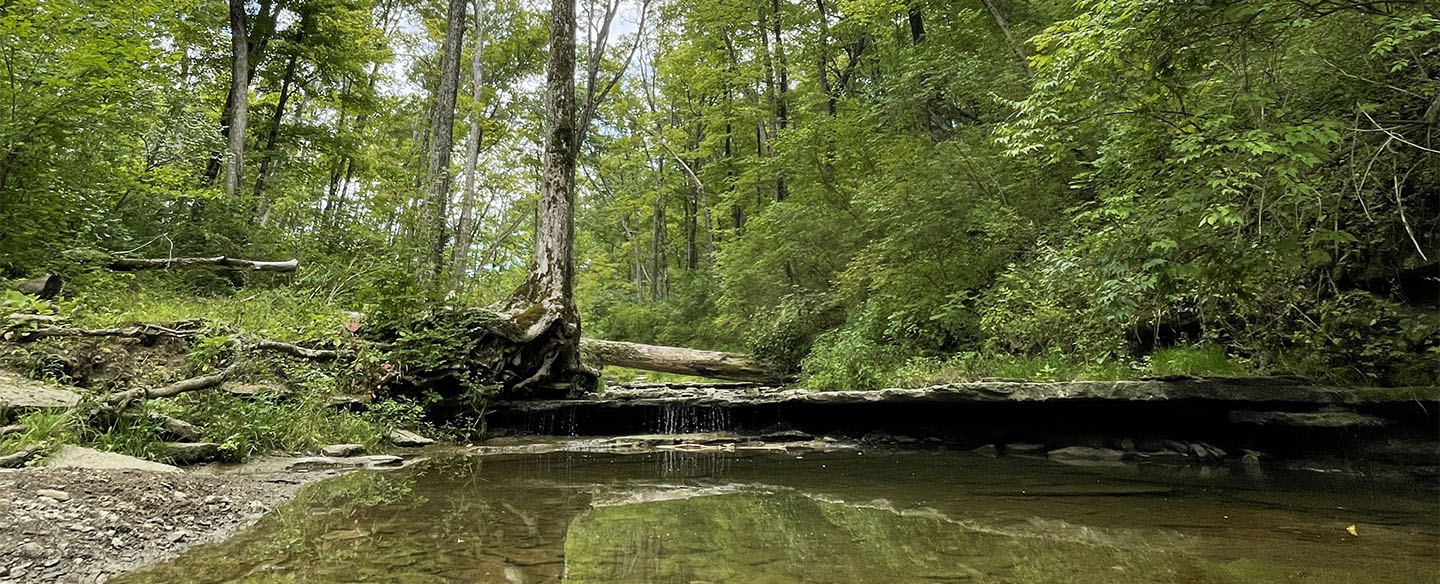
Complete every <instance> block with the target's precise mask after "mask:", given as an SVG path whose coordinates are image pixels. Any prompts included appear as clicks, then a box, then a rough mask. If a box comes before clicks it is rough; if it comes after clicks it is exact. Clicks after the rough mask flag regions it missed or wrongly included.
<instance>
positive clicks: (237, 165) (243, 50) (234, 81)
mask: <svg viewBox="0 0 1440 584" xmlns="http://www.w3.org/2000/svg"><path fill="white" fill-rule="evenodd" d="M245 19H246V15H245V0H230V50H231V52H232V53H233V54H232V56H231V63H230V65H231V66H230V124H229V126H228V130H229V133H228V134H227V142H228V150H229V155H230V157H229V159H228V160H226V164H225V194H226V195H231V196H233V195H234V194H235V192H236V191H237V190H239V188H240V178H241V175H242V174H243V173H244V172H245V118H246V117H247V116H248V114H249V110H250V104H249V101H250V100H249V95H250V40H249V33H248V32H247V31H246V28H245V26H246V25H245Z"/></svg>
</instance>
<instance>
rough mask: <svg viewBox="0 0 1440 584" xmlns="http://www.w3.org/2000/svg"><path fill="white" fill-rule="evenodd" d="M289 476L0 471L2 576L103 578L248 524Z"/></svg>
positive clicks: (290, 489) (291, 484)
mask: <svg viewBox="0 0 1440 584" xmlns="http://www.w3.org/2000/svg"><path fill="white" fill-rule="evenodd" d="M301 482H302V480H300V479H299V478H297V477H294V476H260V475H252V476H232V475H203V474H195V473H183V474H174V473H156V472H144V471H136V470H116V469H94V468H40V469H26V470H7V471H0V582H6V583H12V582H13V583H17V584H19V583H30V582H37V583H38V582H65V583H71V582H75V583H80V582H85V583H88V582H104V581H106V580H107V579H109V578H110V577H112V576H114V575H116V574H119V573H122V572H125V571H128V570H131V569H133V568H135V567H138V566H140V565H143V564H147V563H150V562H154V561H159V560H162V559H165V558H169V557H172V556H174V555H177V554H179V553H180V552H181V551H183V550H184V549H186V548H188V547H190V546H193V545H197V544H201V543H209V542H214V541H219V540H221V539H223V538H224V537H226V536H228V535H229V534H231V533H234V532H235V531H237V530H239V529H241V528H243V527H245V526H247V525H249V524H250V523H253V522H254V521H255V520H257V519H259V518H260V516H261V515H263V514H264V513H266V512H268V511H269V510H270V509H272V508H273V507H274V506H275V505H277V504H279V503H280V502H282V501H284V500H286V499H288V498H290V497H291V496H292V495H293V494H294V492H295V491H296V490H297V489H298V488H299V485H300V483H301Z"/></svg>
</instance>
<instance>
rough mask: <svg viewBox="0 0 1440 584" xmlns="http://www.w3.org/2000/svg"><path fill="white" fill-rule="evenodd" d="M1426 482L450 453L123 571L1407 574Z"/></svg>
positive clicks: (251, 578) (1433, 538)
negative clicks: (168, 558) (168, 559)
mask: <svg viewBox="0 0 1440 584" xmlns="http://www.w3.org/2000/svg"><path fill="white" fill-rule="evenodd" d="M1437 552H1440V489H1437V486H1436V485H1435V484H1434V481H1423V480H1413V479H1394V478H1391V479H1378V478H1365V477H1358V476H1350V475H1337V474H1324V473H1316V472H1299V471H1283V470H1275V471H1271V470H1265V471H1261V470H1258V469H1255V468H1241V467H1234V468H1227V467H1196V466H1183V467H1171V466H1151V465H1139V466H1137V465H1099V466H1072V465H1062V464H1058V463H1055V462H1052V461H1048V460H1043V459H1028V458H1020V457H1000V458H993V457H986V456H981V455H978V454H974V453H969V452H955V451H949V450H945V449H943V448H934V449H928V450H920V449H897V448H890V447H871V446H860V445H855V444H844V443H836V444H834V445H833V446H832V447H830V448H828V449H822V450H804V451H801V450H790V451H779V450H756V451H747V450H743V449H733V448H731V449H726V448H721V449H707V450H705V451H700V452H690V451H681V450H649V451H644V452H636V453H616V452H595V451H589V452H587V451H583V449H581V450H580V451H575V450H569V451H555V452H543V453H531V454H502V455H491V456H477V455H473V454H453V455H445V456H438V457H435V458H431V459H428V460H424V461H420V462H417V463H415V464H413V465H410V466H407V467H406V468H403V469H400V470H394V471H364V472H357V473H353V474H349V475H345V476H341V477H338V478H334V479H330V480H327V481H323V482H320V483H316V484H313V485H310V486H308V487H306V488H305V489H304V490H303V491H302V492H301V494H300V495H299V496H298V497H297V498H296V499H295V500H293V501H292V502H290V503H288V504H287V505H285V506H283V507H281V508H280V509H279V510H277V511H275V512H274V513H272V514H270V515H268V516H266V517H264V518H263V519H261V520H260V521H259V523H258V524H256V525H255V526H254V527H253V528H251V529H249V530H247V531H245V532H242V533H241V534H239V535H237V536H236V537H234V538H232V539H230V540H228V541H226V542H222V543H219V544H215V545H210V546H202V547H199V548H195V549H193V550H191V551H189V552H187V553H186V554H184V555H182V556H181V557H179V558H177V559H175V560H173V561H171V562H168V563H164V564H160V565H155V566H151V567H149V568H147V569H145V570H142V571H140V572H136V573H132V574H129V575H126V576H124V577H122V578H120V579H119V580H116V581H115V582H123V583H126V584H140V583H171V582H197V583H206V582H298V581H304V582H322V583H330V582H335V583H338V582H403V583H429V582H479V583H490V582H494V583H527V584H529V583H544V582H567V583H596V584H598V583H620V582H637V583H683V584H697V583H720V582H735V583H746V584H770V583H774V584H782V583H799V582H805V583H859V582H875V583H899V582H994V583H1031V582H1056V583H1060V582H1064V583H1086V582H1095V583H1102V582H1103V583H1114V582H1147V583H1148V582H1154V583H1212V582H1213V583H1248V582H1282V581H1283V582H1318V583H1330V582H1333V583H1336V584H1356V583H1362V582H1363V583H1387V582H1394V583H1417V582H1435V581H1437V578H1440V553H1437Z"/></svg>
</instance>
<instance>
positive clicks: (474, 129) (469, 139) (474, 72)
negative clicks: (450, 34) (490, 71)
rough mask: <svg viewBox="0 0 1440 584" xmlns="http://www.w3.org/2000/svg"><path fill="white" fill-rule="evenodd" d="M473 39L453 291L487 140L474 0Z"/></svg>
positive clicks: (481, 28)
mask: <svg viewBox="0 0 1440 584" xmlns="http://www.w3.org/2000/svg"><path fill="white" fill-rule="evenodd" d="M474 37H475V40H474V43H473V45H472V46H471V47H470V133H469V135H468V136H466V137H465V192H464V194H463V195H462V197H463V198H461V200H460V222H459V223H458V224H456V226H455V248H454V249H453V250H451V253H450V289H451V290H459V289H460V287H461V286H462V285H463V284H464V283H465V274H466V272H467V271H468V268H469V267H470V265H469V264H470V262H469V259H470V243H471V237H472V236H473V235H474V223H475V221H476V219H475V172H476V167H477V166H479V164H480V140H481V138H483V137H484V136H483V135H482V134H481V131H480V122H481V111H480V99H481V98H482V97H483V96H482V93H483V92H484V89H485V59H484V55H485V0H475V31H474ZM480 219H484V217H481V218H480Z"/></svg>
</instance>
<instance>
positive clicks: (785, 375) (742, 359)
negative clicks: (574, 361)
mask: <svg viewBox="0 0 1440 584" xmlns="http://www.w3.org/2000/svg"><path fill="white" fill-rule="evenodd" d="M580 351H581V353H583V354H584V355H585V357H586V362H587V363H589V364H592V365H614V366H617V367H629V368H631V369H643V370H645V371H659V372H663V373H676V374H680V375H693V376H696V377H708V378H710V379H725V380H730V381H753V382H755V383H769V384H783V383H786V382H789V381H794V375H793V374H790V373H789V372H787V371H786V370H785V369H784V368H782V367H780V366H779V365H776V364H774V363H771V362H769V361H765V360H763V359H756V358H754V357H751V356H749V355H744V354H741V353H724V352H720V351H701V350H698V349H686V348H684V347H664V346H660V345H642V344H640V343H626V342H622V341H602V340H599V339H580Z"/></svg>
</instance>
